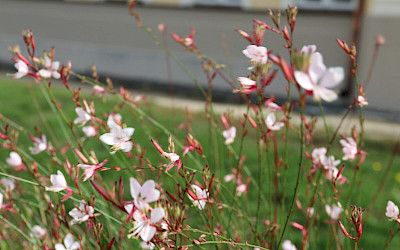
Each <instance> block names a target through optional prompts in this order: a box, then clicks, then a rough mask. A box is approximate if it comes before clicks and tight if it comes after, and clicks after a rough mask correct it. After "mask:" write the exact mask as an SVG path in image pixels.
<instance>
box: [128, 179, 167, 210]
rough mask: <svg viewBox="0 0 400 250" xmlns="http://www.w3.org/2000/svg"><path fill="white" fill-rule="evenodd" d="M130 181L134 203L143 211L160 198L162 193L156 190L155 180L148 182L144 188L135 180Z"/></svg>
mask: <svg viewBox="0 0 400 250" xmlns="http://www.w3.org/2000/svg"><path fill="white" fill-rule="evenodd" d="M129 181H130V189H131V195H132V198H133V202H134V204H135V206H136V207H137V208H138V209H143V208H145V207H146V205H147V204H148V203H151V202H155V201H157V200H158V199H159V198H160V191H158V190H157V189H156V188H155V187H156V184H155V182H154V181H153V180H147V181H146V182H145V183H144V184H143V186H141V185H140V184H139V182H138V181H137V180H136V179H135V178H130V179H129ZM127 206H128V207H129V205H127ZM128 212H129V211H128Z"/></svg>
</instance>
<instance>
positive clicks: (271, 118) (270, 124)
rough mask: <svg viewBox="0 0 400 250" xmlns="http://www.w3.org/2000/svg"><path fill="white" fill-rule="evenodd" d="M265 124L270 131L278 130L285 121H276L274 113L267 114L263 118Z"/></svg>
mask: <svg viewBox="0 0 400 250" xmlns="http://www.w3.org/2000/svg"><path fill="white" fill-rule="evenodd" d="M265 124H266V125H267V128H268V129H269V130H272V131H278V130H280V129H281V128H282V127H283V126H285V123H283V122H277V121H276V117H275V114H274V113H269V114H268V116H267V118H266V119H265Z"/></svg>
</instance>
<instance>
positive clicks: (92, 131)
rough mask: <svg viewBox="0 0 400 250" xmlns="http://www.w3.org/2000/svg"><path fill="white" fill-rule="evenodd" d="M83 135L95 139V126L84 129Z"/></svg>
mask: <svg viewBox="0 0 400 250" xmlns="http://www.w3.org/2000/svg"><path fill="white" fill-rule="evenodd" d="M82 131H83V133H84V134H85V136H86V137H94V136H96V135H97V131H96V129H95V128H94V127H93V126H86V127H83V128H82Z"/></svg>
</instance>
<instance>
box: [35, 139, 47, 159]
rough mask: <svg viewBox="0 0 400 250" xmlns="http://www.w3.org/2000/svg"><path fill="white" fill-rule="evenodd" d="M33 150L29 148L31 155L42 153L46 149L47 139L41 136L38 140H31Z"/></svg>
mask: <svg viewBox="0 0 400 250" xmlns="http://www.w3.org/2000/svg"><path fill="white" fill-rule="evenodd" d="M33 140H34V142H33V146H34V147H33V148H31V154H33V155H37V154H39V153H40V152H42V151H45V150H46V149H47V139H46V136H45V135H42V136H41V137H40V138H37V137H35V138H33Z"/></svg>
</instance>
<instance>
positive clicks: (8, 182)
mask: <svg viewBox="0 0 400 250" xmlns="http://www.w3.org/2000/svg"><path fill="white" fill-rule="evenodd" d="M1 183H2V184H3V185H4V187H5V189H6V191H8V190H9V191H12V190H14V188H15V181H14V180H13V179H8V178H5V177H3V178H1Z"/></svg>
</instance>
